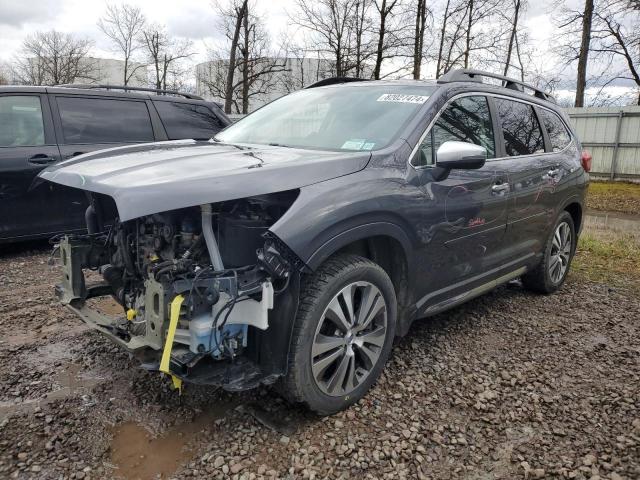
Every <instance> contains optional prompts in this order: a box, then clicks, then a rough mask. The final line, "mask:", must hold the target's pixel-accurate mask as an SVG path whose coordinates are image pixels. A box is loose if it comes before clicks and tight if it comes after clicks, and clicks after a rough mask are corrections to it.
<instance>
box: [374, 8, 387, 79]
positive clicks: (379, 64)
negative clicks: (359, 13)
mask: <svg viewBox="0 0 640 480" xmlns="http://www.w3.org/2000/svg"><path fill="white" fill-rule="evenodd" d="M386 21H387V0H382V5H381V6H380V30H378V48H377V51H376V65H375V68H374V69H373V78H374V79H375V80H380V68H381V67H382V54H383V53H384V52H383V50H384V36H385V35H386V31H385V29H386V25H385V23H386Z"/></svg>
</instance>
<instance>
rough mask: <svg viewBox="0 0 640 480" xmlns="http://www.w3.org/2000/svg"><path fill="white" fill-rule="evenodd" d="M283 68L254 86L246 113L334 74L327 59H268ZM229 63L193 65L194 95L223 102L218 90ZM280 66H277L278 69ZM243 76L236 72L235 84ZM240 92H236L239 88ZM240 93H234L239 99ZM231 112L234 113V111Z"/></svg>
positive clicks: (213, 61) (218, 61)
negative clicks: (194, 74) (194, 75)
mask: <svg viewBox="0 0 640 480" xmlns="http://www.w3.org/2000/svg"><path fill="white" fill-rule="evenodd" d="M276 61H278V62H279V63H278V64H279V65H282V66H283V67H284V68H283V70H281V71H278V72H274V73H271V74H265V75H264V76H263V77H261V78H260V80H259V84H258V83H256V84H254V92H259V93H254V95H252V96H251V97H250V103H249V111H253V110H256V109H258V108H260V107H261V106H263V105H265V104H266V103H269V102H271V101H272V100H275V99H276V98H279V97H282V96H283V95H286V94H288V93H291V92H294V91H296V90H299V89H301V88H303V87H305V86H307V85H311V84H312V83H315V82H317V81H318V80H322V79H323V78H329V77H332V76H334V75H335V72H334V71H333V68H332V64H331V62H330V61H328V60H323V59H318V58H285V59H280V60H276V59H269V60H267V62H270V63H275V62H276ZM227 65H228V60H226V61H225V60H211V61H208V62H203V63H200V64H198V65H196V92H197V94H198V95H200V96H202V97H204V98H206V99H208V100H213V101H216V102H219V103H224V98H223V96H222V95H221V89H222V87H223V86H224V84H225V83H226V75H227ZM281 68H282V67H278V69H279V70H280V69H281ZM241 77H242V72H241V71H240V70H239V69H238V70H237V71H236V73H235V81H238V79H240V78H241ZM238 90H239V89H238ZM239 94H240V92H237V96H239ZM233 113H236V112H235V110H234V112H233Z"/></svg>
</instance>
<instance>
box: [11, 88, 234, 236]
mask: <svg viewBox="0 0 640 480" xmlns="http://www.w3.org/2000/svg"><path fill="white" fill-rule="evenodd" d="M229 123H230V122H229V119H228V118H227V117H226V116H225V115H224V113H223V112H222V110H221V109H220V107H219V106H218V105H217V104H215V103H212V102H206V101H204V100H202V98H200V97H197V96H195V95H190V94H185V93H179V92H171V91H166V90H153V89H145V88H132V87H127V88H126V89H125V88H124V87H113V86H100V85H97V86H82V87H81V86H77V87H76V88H69V87H13V86H9V87H7V86H5V87H0V243H2V242H12V241H17V240H22V239H29V238H37V237H48V236H51V235H53V234H55V233H58V232H62V231H73V230H78V229H84V225H85V219H84V212H85V210H86V208H87V206H88V203H87V200H86V196H85V195H83V194H82V193H81V192H78V191H73V190H71V189H68V188H64V187H60V186H57V185H53V184H49V185H48V186H47V187H46V188H33V189H31V190H30V188H31V186H32V181H33V180H34V178H35V177H36V176H37V175H38V173H40V171H41V170H42V169H43V168H45V167H46V166H47V165H49V164H51V163H54V162H58V161H60V160H66V159H68V158H71V157H75V156H78V155H81V154H83V153H87V152H92V151H94V150H100V149H105V148H111V147H116V146H120V145H127V144H136V143H141V142H157V141H161V140H177V139H206V140H208V139H210V138H211V137H213V136H214V135H215V134H216V133H218V132H219V131H220V130H221V129H223V128H224V127H226V126H227V125H229Z"/></svg>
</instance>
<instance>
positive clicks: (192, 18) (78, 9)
mask: <svg viewBox="0 0 640 480" xmlns="http://www.w3.org/2000/svg"><path fill="white" fill-rule="evenodd" d="M127 3H130V4H133V5H136V6H138V7H140V9H141V10H142V11H143V13H144V14H145V16H146V17H147V19H148V20H150V21H152V22H156V23H160V24H165V25H166V26H167V29H168V30H169V33H170V34H172V35H175V36H178V37H186V38H190V39H192V40H193V41H194V43H195V47H196V50H197V52H198V54H197V55H196V56H195V58H194V59H195V60H196V61H202V59H203V58H204V57H205V53H206V47H207V45H212V44H213V43H214V42H215V41H216V40H219V39H220V37H219V36H218V32H217V31H216V30H217V28H216V26H217V19H216V12H215V9H214V8H213V2H211V1H207V0H129V1H128V2H127ZM257 3H258V8H259V9H260V10H261V11H262V12H263V14H264V18H265V20H266V22H267V24H268V26H269V30H270V31H271V36H272V38H274V39H277V38H279V34H280V32H281V31H283V30H284V29H285V27H286V26H287V11H288V10H292V8H293V5H292V4H293V2H292V0H258V2H257ZM530 3H531V5H530V6H529V9H528V12H527V14H526V20H525V23H526V26H527V27H528V28H529V31H530V35H531V37H532V39H533V41H534V42H535V43H536V45H538V46H539V47H540V48H542V49H546V48H547V47H548V40H549V38H550V37H551V35H552V33H553V26H552V24H551V18H550V16H549V15H548V14H547V13H546V9H547V4H548V3H549V0H542V1H535V0H534V1H531V2H530ZM105 7H106V2H105V1H104V0H0V45H1V46H2V48H0V59H1V60H5V61H8V60H11V58H13V57H14V55H15V54H16V53H17V52H18V50H19V49H20V45H21V43H22V41H23V40H24V39H25V37H26V36H28V35H29V34H31V33H33V32H35V31H38V30H51V29H54V28H55V29H56V30H60V31H63V32H69V33H74V34H78V35H83V36H87V37H89V38H91V39H92V40H93V41H94V42H95V47H94V52H93V53H94V54H95V55H96V56H104V57H112V58H115V54H114V52H113V51H111V50H110V46H109V43H108V41H107V39H106V38H105V36H104V34H102V32H100V30H98V28H97V26H96V23H97V21H98V19H99V18H100V17H101V16H102V15H103V14H104V11H105ZM290 30H291V29H290Z"/></svg>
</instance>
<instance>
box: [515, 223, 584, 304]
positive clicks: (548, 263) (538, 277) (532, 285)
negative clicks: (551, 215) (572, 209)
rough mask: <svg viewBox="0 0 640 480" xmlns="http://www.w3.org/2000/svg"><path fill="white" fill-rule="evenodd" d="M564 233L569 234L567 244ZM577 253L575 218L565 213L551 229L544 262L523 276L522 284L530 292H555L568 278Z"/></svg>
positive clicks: (544, 253) (543, 258)
mask: <svg viewBox="0 0 640 480" xmlns="http://www.w3.org/2000/svg"><path fill="white" fill-rule="evenodd" d="M562 232H568V234H569V236H570V237H569V239H568V242H567V243H566V244H565V243H564V237H563V233H562ZM557 235H559V237H557ZM558 239H559V240H560V243H559V242H558ZM558 245H559V247H558ZM575 251H576V229H575V226H574V224H573V218H572V217H571V215H570V214H569V212H566V211H563V212H562V213H561V214H560V215H559V216H558V218H557V220H556V222H555V223H554V225H553V228H552V229H551V234H550V235H549V238H548V239H547V242H546V244H545V248H544V251H543V257H542V261H541V262H540V263H539V264H538V266H537V267H535V268H534V269H533V270H531V271H529V272H527V273H525V274H524V275H523V276H522V284H523V285H524V287H525V288H527V289H528V290H531V291H533V292H537V293H544V294H549V293H553V292H555V291H556V290H558V289H559V288H560V287H561V286H562V284H563V283H564V281H565V280H566V278H567V274H568V273H569V267H570V266H571V260H572V259H573V255H574V254H575ZM558 262H560V263H558ZM558 268H560V270H558Z"/></svg>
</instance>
